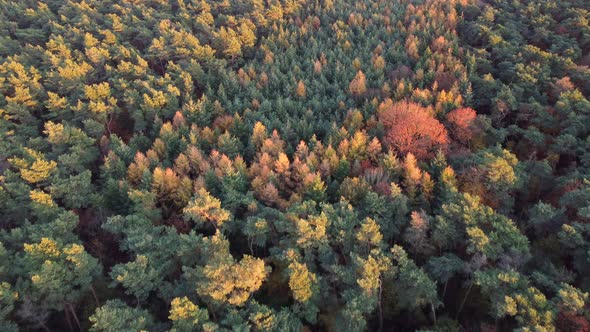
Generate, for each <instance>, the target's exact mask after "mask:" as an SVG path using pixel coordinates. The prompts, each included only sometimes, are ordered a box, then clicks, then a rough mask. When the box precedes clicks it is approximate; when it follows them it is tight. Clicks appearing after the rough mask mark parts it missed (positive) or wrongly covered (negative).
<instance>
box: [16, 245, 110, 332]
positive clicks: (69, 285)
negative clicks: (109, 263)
mask: <svg viewBox="0 0 590 332" xmlns="http://www.w3.org/2000/svg"><path fill="white" fill-rule="evenodd" d="M17 263H18V266H19V268H20V269H21V271H22V276H23V277H24V278H23V279H22V284H21V286H20V287H21V290H22V292H23V293H25V294H27V297H30V299H31V300H32V301H33V302H34V303H36V304H38V305H42V306H48V307H49V308H51V309H64V310H69V311H70V313H72V314H73V315H74V318H75V319H76V323H77V324H78V326H80V322H79V320H78V319H77V316H76V314H75V311H74V308H73V303H75V302H76V301H77V300H78V299H79V298H80V297H81V296H82V295H83V294H84V292H85V291H87V290H88V289H89V288H90V287H91V284H92V282H93V280H94V278H95V277H97V276H98V275H100V273H101V265H99V264H98V260H97V259H96V258H94V257H92V256H91V255H90V254H88V253H87V252H86V251H85V250H84V247H83V246H81V245H79V244H68V245H63V244H60V243H58V242H56V241H55V240H53V239H49V238H42V239H41V240H40V241H39V242H38V243H32V244H24V254H23V255H22V257H20V258H19V259H18V261H17Z"/></svg>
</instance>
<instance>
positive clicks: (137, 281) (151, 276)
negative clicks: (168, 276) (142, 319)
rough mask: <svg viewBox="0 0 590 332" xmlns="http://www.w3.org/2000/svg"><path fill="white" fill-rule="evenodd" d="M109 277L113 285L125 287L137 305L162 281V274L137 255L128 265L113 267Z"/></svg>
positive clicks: (144, 257) (145, 258) (144, 258)
mask: <svg viewBox="0 0 590 332" xmlns="http://www.w3.org/2000/svg"><path fill="white" fill-rule="evenodd" d="M110 275H111V278H113V280H114V281H113V285H116V284H121V285H122V286H123V287H125V289H126V293H128V294H132V295H134V296H135V298H136V299H137V303H138V304H139V303H141V302H142V301H144V300H145V299H146V298H147V297H148V295H149V294H150V292H151V291H153V290H155V289H157V288H158V287H159V286H160V285H161V284H162V281H163V275H162V273H161V272H160V271H158V270H157V269H156V268H154V267H153V266H152V265H151V264H150V262H149V259H148V257H147V256H144V255H138V256H137V257H136V258H135V260H134V261H131V262H129V263H125V264H117V265H115V266H113V269H112V270H111V272H110Z"/></svg>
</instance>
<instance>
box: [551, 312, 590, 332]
mask: <svg viewBox="0 0 590 332" xmlns="http://www.w3.org/2000/svg"><path fill="white" fill-rule="evenodd" d="M555 327H557V329H558V331H562V332H588V331H590V323H588V320H587V319H586V318H585V317H584V316H578V315H576V314H575V313H572V312H563V311H562V312H560V313H559V315H557V320H556V321H555Z"/></svg>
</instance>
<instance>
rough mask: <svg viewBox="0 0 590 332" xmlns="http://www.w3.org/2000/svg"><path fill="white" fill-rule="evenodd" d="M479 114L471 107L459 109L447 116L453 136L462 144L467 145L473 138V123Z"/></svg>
mask: <svg viewBox="0 0 590 332" xmlns="http://www.w3.org/2000/svg"><path fill="white" fill-rule="evenodd" d="M476 117H477V114H476V113H475V111H474V110H473V109H471V108H469V107H463V108H458V109H456V110H454V111H451V112H449V113H448V114H447V121H448V122H449V125H450V128H449V129H450V130H451V135H452V136H453V137H454V138H455V139H457V140H458V141H459V142H461V143H467V142H468V141H469V140H470V139H471V138H472V137H473V134H474V132H473V130H474V129H473V121H475V118H476Z"/></svg>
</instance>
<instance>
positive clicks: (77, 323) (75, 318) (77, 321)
mask: <svg viewBox="0 0 590 332" xmlns="http://www.w3.org/2000/svg"><path fill="white" fill-rule="evenodd" d="M66 305H67V306H68V307H69V308H70V312H71V313H72V316H74V321H76V325H78V330H79V331H82V325H80V320H79V319H78V315H76V311H75V310H74V306H72V304H71V303H67V304H66Z"/></svg>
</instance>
